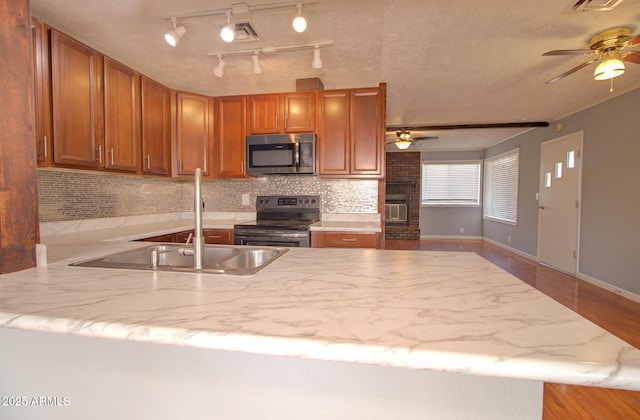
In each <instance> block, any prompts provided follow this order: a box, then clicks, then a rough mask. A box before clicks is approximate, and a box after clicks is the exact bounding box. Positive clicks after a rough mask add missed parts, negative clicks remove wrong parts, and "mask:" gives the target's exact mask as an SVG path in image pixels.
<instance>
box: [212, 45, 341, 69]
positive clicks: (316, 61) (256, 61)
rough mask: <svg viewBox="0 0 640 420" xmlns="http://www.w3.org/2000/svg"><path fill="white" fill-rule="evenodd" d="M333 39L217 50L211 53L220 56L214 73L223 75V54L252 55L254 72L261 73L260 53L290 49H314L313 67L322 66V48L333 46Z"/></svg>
mask: <svg viewBox="0 0 640 420" xmlns="http://www.w3.org/2000/svg"><path fill="white" fill-rule="evenodd" d="M332 46H333V41H322V42H316V43H313V44H294V45H280V46H269V47H263V48H259V49H252V50H237V51H228V52H224V51H222V52H217V53H209V54H208V56H209V57H218V61H219V63H218V65H217V66H216V67H215V68H214V69H213V74H215V75H216V76H218V77H222V75H223V69H224V65H225V62H224V60H223V59H222V56H225V57H228V56H230V55H251V60H252V62H253V73H254V74H260V73H262V66H261V65H260V54H269V55H271V54H277V53H279V52H289V51H298V50H309V49H313V61H312V62H311V67H313V68H314V69H321V68H322V59H321V58H320V48H325V47H332Z"/></svg>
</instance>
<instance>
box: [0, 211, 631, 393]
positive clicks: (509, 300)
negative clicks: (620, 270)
mask: <svg viewBox="0 0 640 420" xmlns="http://www.w3.org/2000/svg"><path fill="white" fill-rule="evenodd" d="M158 223H160V222H158ZM176 223H181V222H180V221H177V222H176ZM157 228H158V226H151V225H149V226H147V227H146V228H142V227H138V229H139V230H136V235H137V234H138V233H139V232H140V231H142V230H144V229H147V230H148V231H147V234H148V233H151V230H153V229H157ZM149 229H150V230H149ZM133 230H135V229H133ZM153 233H157V231H156V230H153ZM101 235H102V234H97V236H101ZM71 236H73V235H71ZM80 238H81V235H80V234H77V235H76V236H75V237H74V238H73V240H72V241H69V239H70V237H66V239H65V235H53V236H50V237H48V238H47V237H45V238H44V239H45V243H47V248H48V251H49V253H50V254H51V253H54V254H56V258H55V259H54V260H53V261H50V262H49V264H48V265H46V266H43V267H38V268H34V269H29V270H24V271H21V272H18V273H13V274H6V275H3V276H0V326H1V327H3V328H19V329H25V330H38V331H49V332H54V333H61V334H75V335H84V336H95V337H105V338H111V339H117V340H138V341H147V342H156V343H166V344H172V345H181V346H193V347H201V348H211V349H222V350H231V351H243V352H253V353H261V354H270V355H280V356H291V357H299V358H310V359H321V360H332V361H342V362H352V363H366V364H376V365H385V366H397V367H404V368H411V369H433V370H439V371H447V372H458V373H464V374H476V375H488V376H500V377H513V378H520V379H531V380H539V381H546V382H557V383H567V384H577V385H592V386H601V387H610V388H623V389H631V390H640V350H637V349H635V348H634V347H632V346H631V345H629V344H627V343H625V342H624V341H622V340H620V339H619V338H617V337H615V336H613V335H612V334H610V333H608V332H606V331H605V330H603V329H602V328H600V327H598V326H596V325H595V324H593V323H591V322H589V321H588V320H586V319H584V318H582V317H580V316H579V315H577V314H576V313H574V312H572V311H571V310H569V309H567V308H566V307H564V306H562V305H561V304H559V303H557V302H555V301H554V300H552V299H551V298H549V297H547V296H546V295H544V294H542V293H541V292H539V291H537V290H535V289H534V288H532V287H530V286H528V285H527V284H525V283H523V282H522V281H520V280H518V279H516V278H515V277H513V276H511V275H510V274H508V273H506V272H504V271H503V270H501V269H500V268H498V267H496V266H495V265H493V264H491V263H489V262H488V261H486V260H484V259H483V258H481V257H479V256H478V255H476V254H473V253H464V252H423V251H395V250H374V249H331V248H324V249H309V248H307V249H299V248H293V249H290V250H289V252H287V253H286V254H284V255H283V256H282V257H281V258H280V259H278V260H276V261H275V262H273V263H271V264H270V265H268V266H267V267H266V268H265V269H263V270H262V271H261V272H259V273H258V274H256V275H254V276H248V277H236V276H230V275H215V274H194V273H170V272H146V271H134V270H114V269H98V268H84V267H69V266H68V263H70V262H74V261H79V260H85V259H89V258H93V257H97V256H101V255H104V254H106V253H111V252H117V251H120V250H124V249H128V248H135V247H141V246H146V245H147V244H145V243H143V242H126V241H125V240H122V239H121V236H119V233H118V232H113V236H112V237H111V238H109V239H111V240H106V239H104V240H92V241H89V242H83V241H82V240H81V239H80ZM114 238H120V239H114ZM85 241H86V238H85Z"/></svg>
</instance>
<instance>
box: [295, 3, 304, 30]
mask: <svg viewBox="0 0 640 420" xmlns="http://www.w3.org/2000/svg"><path fill="white" fill-rule="evenodd" d="M296 7H298V16H297V17H296V18H295V19H293V29H295V31H296V32H304V30H305V29H307V20H306V19H305V18H304V17H303V16H302V4H301V3H298V4H297V5H296Z"/></svg>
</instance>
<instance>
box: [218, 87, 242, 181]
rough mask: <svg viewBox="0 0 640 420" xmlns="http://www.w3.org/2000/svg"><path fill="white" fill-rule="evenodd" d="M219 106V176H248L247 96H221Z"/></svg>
mask: <svg viewBox="0 0 640 420" xmlns="http://www.w3.org/2000/svg"><path fill="white" fill-rule="evenodd" d="M217 108H218V109H217V115H218V118H217V142H216V144H217V150H216V159H217V161H216V162H217V165H216V166H217V176H218V178H246V177H247V174H246V169H245V136H246V134H245V133H246V131H245V126H246V118H245V110H246V97H245V96H223V97H220V98H218V107H217Z"/></svg>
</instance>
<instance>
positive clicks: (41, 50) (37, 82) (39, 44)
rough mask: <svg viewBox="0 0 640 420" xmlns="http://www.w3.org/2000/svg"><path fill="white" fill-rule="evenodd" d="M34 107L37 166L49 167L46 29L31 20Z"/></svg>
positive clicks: (49, 129) (47, 44) (49, 137)
mask: <svg viewBox="0 0 640 420" xmlns="http://www.w3.org/2000/svg"><path fill="white" fill-rule="evenodd" d="M31 40H32V42H33V66H34V73H33V74H34V93H35V98H34V106H35V117H36V119H35V131H36V156H37V162H38V166H50V165H51V164H52V160H51V105H50V103H51V102H50V97H51V83H50V81H49V80H50V79H49V33H48V28H47V27H46V26H45V25H44V24H43V23H42V22H39V21H37V20H35V19H33V20H32V38H31Z"/></svg>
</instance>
